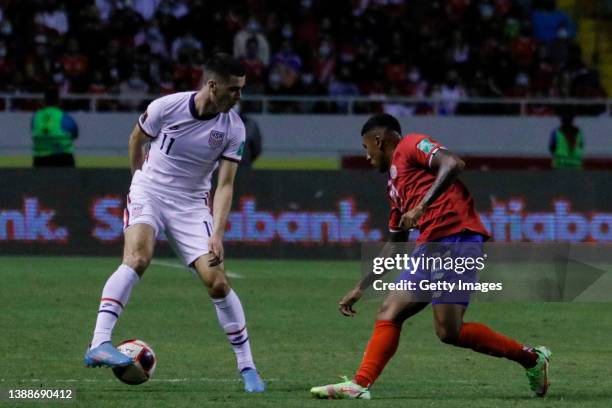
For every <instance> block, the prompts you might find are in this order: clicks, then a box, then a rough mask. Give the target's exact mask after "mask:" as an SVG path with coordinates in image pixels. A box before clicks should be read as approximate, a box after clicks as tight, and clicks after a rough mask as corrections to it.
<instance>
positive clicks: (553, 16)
mask: <svg viewBox="0 0 612 408" xmlns="http://www.w3.org/2000/svg"><path fill="white" fill-rule="evenodd" d="M539 3H540V4H539V6H538V7H537V8H535V9H534V10H533V11H532V12H531V21H532V22H533V34H534V37H535V38H536V40H538V41H541V42H543V43H548V42H552V41H554V39H555V38H557V35H558V32H559V31H560V30H564V31H565V33H566V34H565V35H567V36H568V37H569V38H574V37H575V36H576V28H575V27H574V23H573V22H572V19H571V18H570V17H569V16H568V15H567V14H565V13H564V12H562V11H561V10H557V9H556V7H555V0H540V1H539Z"/></svg>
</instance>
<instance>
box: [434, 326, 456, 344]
mask: <svg viewBox="0 0 612 408" xmlns="http://www.w3.org/2000/svg"><path fill="white" fill-rule="evenodd" d="M436 335H437V336H438V338H439V339H440V341H441V342H442V343H446V344H451V345H456V344H457V343H458V342H459V331H458V330H455V329H454V328H449V327H444V326H436Z"/></svg>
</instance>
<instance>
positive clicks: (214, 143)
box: [208, 130, 225, 147]
mask: <svg viewBox="0 0 612 408" xmlns="http://www.w3.org/2000/svg"><path fill="white" fill-rule="evenodd" d="M223 137H225V133H223V132H219V131H218V130H211V131H210V136H209V137H208V144H209V145H210V147H219V146H221V145H222V144H223Z"/></svg>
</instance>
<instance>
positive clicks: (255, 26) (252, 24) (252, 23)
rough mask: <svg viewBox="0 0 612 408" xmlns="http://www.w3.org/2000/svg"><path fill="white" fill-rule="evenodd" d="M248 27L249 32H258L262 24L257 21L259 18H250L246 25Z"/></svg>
mask: <svg viewBox="0 0 612 408" xmlns="http://www.w3.org/2000/svg"><path fill="white" fill-rule="evenodd" d="M246 29H247V31H248V32H249V33H258V32H259V31H260V30H261V26H260V25H259V23H258V22H257V20H253V19H251V20H249V23H248V24H247V26H246Z"/></svg>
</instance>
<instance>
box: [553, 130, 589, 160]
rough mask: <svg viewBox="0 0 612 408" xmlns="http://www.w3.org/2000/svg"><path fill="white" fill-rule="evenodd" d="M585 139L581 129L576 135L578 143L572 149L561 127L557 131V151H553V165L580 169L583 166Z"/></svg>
mask: <svg viewBox="0 0 612 408" xmlns="http://www.w3.org/2000/svg"><path fill="white" fill-rule="evenodd" d="M583 142H584V140H583V138H582V132H581V131H580V130H579V131H578V134H577V135H576V143H575V145H574V148H573V149H570V147H569V144H568V143H567V138H566V137H565V134H563V132H562V131H561V130H560V129H557V131H556V132H555V145H556V148H555V151H554V152H553V160H552V166H553V168H555V169H580V168H582V146H583V144H584V143H583Z"/></svg>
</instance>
